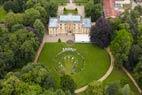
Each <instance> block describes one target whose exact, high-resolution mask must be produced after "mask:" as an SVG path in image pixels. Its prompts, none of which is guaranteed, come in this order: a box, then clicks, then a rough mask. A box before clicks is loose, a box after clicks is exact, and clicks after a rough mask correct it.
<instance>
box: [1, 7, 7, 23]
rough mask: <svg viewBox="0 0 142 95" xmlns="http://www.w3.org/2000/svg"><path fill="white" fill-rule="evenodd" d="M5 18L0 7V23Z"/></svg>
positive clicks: (3, 11)
mask: <svg viewBox="0 0 142 95" xmlns="http://www.w3.org/2000/svg"><path fill="white" fill-rule="evenodd" d="M5 17H6V11H5V10H4V9H3V8H2V7H1V6H0V21H3V20H4V19H5Z"/></svg>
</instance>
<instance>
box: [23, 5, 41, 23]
mask: <svg viewBox="0 0 142 95" xmlns="http://www.w3.org/2000/svg"><path fill="white" fill-rule="evenodd" d="M40 18H41V15H40V12H39V11H38V10H36V9H34V8H30V9H27V10H26V11H25V24H26V25H32V24H33V23H34V22H35V20H36V19H40Z"/></svg>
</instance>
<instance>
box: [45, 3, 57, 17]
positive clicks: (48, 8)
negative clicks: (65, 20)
mask: <svg viewBox="0 0 142 95" xmlns="http://www.w3.org/2000/svg"><path fill="white" fill-rule="evenodd" d="M45 9H46V11H47V12H48V15H49V17H55V16H57V10H58V4H56V3H54V2H49V3H48V5H47V6H46V8H45ZM51 10H52V11H51Z"/></svg>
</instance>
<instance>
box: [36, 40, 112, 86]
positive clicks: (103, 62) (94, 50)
mask: <svg viewBox="0 0 142 95" xmlns="http://www.w3.org/2000/svg"><path fill="white" fill-rule="evenodd" d="M65 47H71V48H74V49H76V50H77V51H78V52H79V53H80V54H81V55H82V56H83V57H84V58H85V63H84V67H83V70H82V71H80V72H78V73H75V74H72V75H71V76H72V78H73V79H74V80H75V82H76V83H77V86H78V87H81V86H84V85H86V84H88V83H89V82H92V81H93V80H97V79H99V78H100V77H102V76H103V75H104V74H105V72H106V71H107V70H108V68H109V65H110V59H109V55H108V54H107V52H106V51H105V50H104V49H101V48H98V47H97V46H93V45H92V44H79V43H78V44H73V45H68V44H65V43H46V44H45V46H44V48H43V50H42V52H41V55H40V57H39V61H38V62H39V63H41V64H46V65H47V67H48V68H49V71H50V72H51V73H53V75H54V77H56V81H57V82H59V80H60V78H59V76H60V74H59V72H57V71H56V70H55V67H56V63H55V62H54V61H53V60H54V59H55V56H56V55H57V53H59V52H60V51H62V48H65Z"/></svg>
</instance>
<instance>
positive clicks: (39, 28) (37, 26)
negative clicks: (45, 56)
mask: <svg viewBox="0 0 142 95" xmlns="http://www.w3.org/2000/svg"><path fill="white" fill-rule="evenodd" d="M33 26H34V28H35V29H36V31H37V34H38V36H39V37H38V38H40V39H42V38H43V36H44V33H45V27H44V24H43V23H42V22H41V20H40V19H36V20H35V22H34V24H33Z"/></svg>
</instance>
